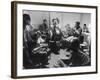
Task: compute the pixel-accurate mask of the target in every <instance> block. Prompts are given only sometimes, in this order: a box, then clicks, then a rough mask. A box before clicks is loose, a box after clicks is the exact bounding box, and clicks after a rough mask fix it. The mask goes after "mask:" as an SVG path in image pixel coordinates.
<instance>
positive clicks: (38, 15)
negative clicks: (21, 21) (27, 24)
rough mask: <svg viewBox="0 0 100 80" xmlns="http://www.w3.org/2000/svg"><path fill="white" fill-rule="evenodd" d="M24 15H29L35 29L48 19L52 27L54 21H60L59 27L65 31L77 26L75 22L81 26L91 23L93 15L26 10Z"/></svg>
mask: <svg viewBox="0 0 100 80" xmlns="http://www.w3.org/2000/svg"><path fill="white" fill-rule="evenodd" d="M23 13H26V14H29V15H30V17H31V24H32V26H33V27H38V26H39V25H40V24H42V23H43V19H46V20H47V22H48V26H50V25H52V19H54V18H58V19H59V27H60V28H61V29H62V30H65V26H66V25H67V24H70V27H74V26H75V22H76V21H79V22H80V23H81V26H82V27H83V24H87V26H88V25H89V24H90V23H91V21H90V20H91V14H89V13H72V12H46V11H31V10H24V11H23Z"/></svg>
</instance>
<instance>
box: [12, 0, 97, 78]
mask: <svg viewBox="0 0 100 80" xmlns="http://www.w3.org/2000/svg"><path fill="white" fill-rule="evenodd" d="M11 26H12V27H11V51H12V52H11V77H12V78H26V77H47V76H63V75H75V74H78V75H79V74H91V73H97V6H88V5H72V4H56V3H37V2H23V1H13V2H12V3H11Z"/></svg>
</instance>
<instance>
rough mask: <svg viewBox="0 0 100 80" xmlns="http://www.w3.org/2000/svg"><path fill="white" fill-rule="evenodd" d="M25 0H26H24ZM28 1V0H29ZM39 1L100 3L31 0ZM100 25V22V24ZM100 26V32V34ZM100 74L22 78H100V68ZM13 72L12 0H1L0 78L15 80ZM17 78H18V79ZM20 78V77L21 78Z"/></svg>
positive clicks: (78, 0) (71, 0) (93, 1)
mask: <svg viewBox="0 0 100 80" xmlns="http://www.w3.org/2000/svg"><path fill="white" fill-rule="evenodd" d="M24 1H25V0H24ZM27 1H28V0H27ZM30 1H37V2H51V3H64V4H79V5H98V6H99V5H100V1H99V0H30ZM98 10H99V12H98V14H100V6H99V9H98ZM98 20H99V22H100V16H98ZM98 26H100V24H98ZM99 30H100V27H98V34H99V35H100V31H99ZM98 47H100V36H98ZM99 52H100V49H98V53H99ZM98 57H99V58H98V68H100V54H98ZM98 70H99V72H98V74H87V75H73V76H60V77H45V78H34V79H33V78H27V79H21V80H100V69H98ZM10 73H11V0H0V80H14V79H11V78H10ZM16 80H17V79H16ZM19 80H20V79H19Z"/></svg>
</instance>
